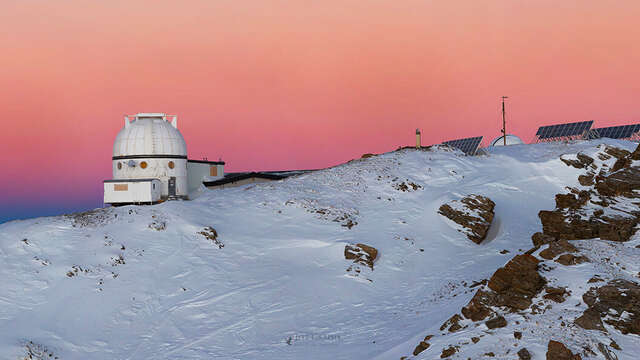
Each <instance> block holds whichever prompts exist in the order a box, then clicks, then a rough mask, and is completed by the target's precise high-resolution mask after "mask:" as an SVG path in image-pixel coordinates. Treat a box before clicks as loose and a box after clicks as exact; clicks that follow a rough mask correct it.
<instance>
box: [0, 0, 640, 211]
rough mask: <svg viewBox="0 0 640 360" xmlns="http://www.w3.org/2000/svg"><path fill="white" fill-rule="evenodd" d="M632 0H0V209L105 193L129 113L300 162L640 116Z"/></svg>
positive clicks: (269, 158) (194, 147)
mask: <svg viewBox="0 0 640 360" xmlns="http://www.w3.org/2000/svg"><path fill="white" fill-rule="evenodd" d="M638 19H640V1H636V0H630V1H592V0H579V1H578V0H574V1H557V0H556V1H547V0H536V1H517V0H493V1H492V0H488V1H472V0H468V1H426V0H423V1H413V0H407V1H375V0H367V1H365V0H361V1H349V0H339V1H334V0H323V1H300V0H287V1H277V0H270V1H250V0H245V1H238V0H201V1H179V2H178V1H131V0H127V1H120V0H110V1H84V0H82V1H81V0H56V1H53V0H50V1H42V0H28V1H18V0H15V1H14V0H0V49H1V50H2V52H1V55H0V110H1V111H2V130H3V131H2V141H1V142H0V157H1V158H0V159H1V163H2V172H1V173H2V175H3V176H2V177H0V188H1V189H2V190H1V191H0V221H2V220H3V219H9V218H16V217H24V216H34V215H40V214H49V213H58V212H61V211H63V210H64V211H66V210H67V209H70V210H73V209H83V208H92V207H98V206H101V205H102V183H101V181H102V180H103V179H106V178H110V177H111V173H110V172H111V164H110V158H111V150H112V143H113V140H114V137H115V135H116V133H117V132H118V130H119V129H120V128H121V127H122V124H123V120H122V117H123V115H124V114H133V113H137V112H156V111H157V112H168V113H171V114H177V115H179V117H180V123H179V128H180V130H181V131H182V133H183V135H184V137H185V139H186V140H187V146H188V149H189V155H190V157H192V158H201V157H202V156H206V157H208V158H209V159H210V160H213V159H218V158H222V159H223V160H225V161H226V162H227V171H241V170H271V169H274V170H276V169H277V170H279V169H307V168H320V167H325V166H329V165H334V164H337V163H340V162H344V161H346V160H349V159H352V158H354V157H359V156H360V155H361V154H362V153H366V152H383V151H388V150H392V149H395V148H397V147H398V146H399V145H406V144H411V143H412V142H413V141H414V135H413V133H414V130H415V128H417V127H419V128H421V129H422V132H423V139H424V140H423V142H424V143H427V144H429V143H439V142H441V141H443V140H448V139H453V138H460V137H467V136H477V135H484V136H485V140H487V139H491V138H493V137H496V136H498V134H499V127H500V122H501V121H500V113H499V109H500V104H499V98H500V96H501V95H508V96H509V97H510V99H509V103H508V108H507V110H508V120H509V124H508V126H509V129H508V131H509V132H510V133H515V134H516V135H519V136H521V137H522V138H523V139H524V140H525V141H530V140H531V139H532V137H533V135H534V133H535V130H536V128H537V127H538V126H539V125H546V124H552V123H557V122H570V121H582V120H595V121H596V124H597V125H598V126H607V125H616V124H624V123H631V122H640V107H639V106H638V99H640V66H639V64H640V45H639V39H640V26H638V24H637V23H638Z"/></svg>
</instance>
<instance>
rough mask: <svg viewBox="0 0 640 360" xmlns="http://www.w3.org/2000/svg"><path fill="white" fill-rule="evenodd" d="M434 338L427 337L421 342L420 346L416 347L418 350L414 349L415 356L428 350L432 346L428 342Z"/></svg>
mask: <svg viewBox="0 0 640 360" xmlns="http://www.w3.org/2000/svg"><path fill="white" fill-rule="evenodd" d="M432 337H433V335H427V336H425V338H424V340H422V341H420V343H419V344H418V346H416V348H415V349H413V356H416V355H418V354H420V353H421V352H423V351H425V350H427V349H428V348H429V347H430V346H431V344H429V343H428V342H427V341H429V340H430V339H431V338H432Z"/></svg>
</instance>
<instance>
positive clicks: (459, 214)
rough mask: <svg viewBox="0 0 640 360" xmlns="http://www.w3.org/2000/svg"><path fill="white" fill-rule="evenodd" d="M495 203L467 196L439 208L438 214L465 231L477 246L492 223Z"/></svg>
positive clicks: (480, 197)
mask: <svg viewBox="0 0 640 360" xmlns="http://www.w3.org/2000/svg"><path fill="white" fill-rule="evenodd" d="M494 207H495V203H494V202H493V201H492V200H491V199H489V198H488V197H485V196H481V195H474V194H472V195H469V196H466V197H464V198H462V199H461V200H460V201H456V200H454V201H452V202H450V203H448V204H444V205H442V206H440V209H439V210H438V213H439V214H440V215H443V216H445V217H447V218H449V219H450V220H452V221H453V222H455V223H456V224H459V225H461V226H462V227H464V228H465V229H466V231H465V232H466V234H467V237H468V238H469V239H470V240H471V241H473V242H475V243H476V244H479V243H481V242H482V240H484V238H485V237H486V236H487V232H488V231H489V227H490V226H491V222H492V221H493V216H494V212H493V209H494Z"/></svg>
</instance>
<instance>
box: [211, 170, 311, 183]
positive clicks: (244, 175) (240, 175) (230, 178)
mask: <svg viewBox="0 0 640 360" xmlns="http://www.w3.org/2000/svg"><path fill="white" fill-rule="evenodd" d="M311 171H314V170H287V171H260V172H257V171H250V172H237V173H226V174H225V175H224V177H223V178H222V179H218V180H214V181H203V182H202V184H203V185H204V186H220V185H224V184H230V183H234V182H236V181H240V180H245V179H251V178H256V179H266V180H281V179H285V178H288V177H290V176H294V175H300V174H304V173H307V172H311Z"/></svg>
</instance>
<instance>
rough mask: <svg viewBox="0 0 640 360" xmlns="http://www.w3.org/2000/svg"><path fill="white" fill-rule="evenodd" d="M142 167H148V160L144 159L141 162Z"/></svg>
mask: <svg viewBox="0 0 640 360" xmlns="http://www.w3.org/2000/svg"><path fill="white" fill-rule="evenodd" d="M140 167H141V168H143V169H146V168H147V162H146V161H142V162H141V163H140Z"/></svg>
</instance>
